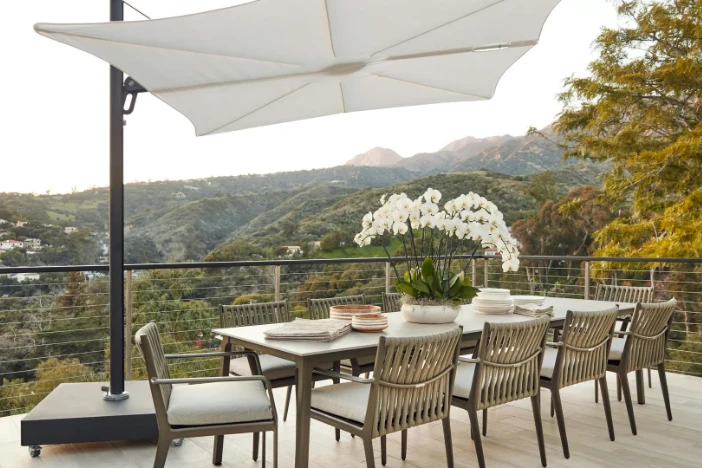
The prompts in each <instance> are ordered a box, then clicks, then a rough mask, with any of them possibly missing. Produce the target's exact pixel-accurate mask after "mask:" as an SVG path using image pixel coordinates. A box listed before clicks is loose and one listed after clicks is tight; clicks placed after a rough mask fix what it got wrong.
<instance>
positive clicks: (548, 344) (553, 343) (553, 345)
mask: <svg viewBox="0 0 702 468" xmlns="http://www.w3.org/2000/svg"><path fill="white" fill-rule="evenodd" d="M546 346H551V347H553V348H560V347H561V346H563V343H561V342H560V341H559V342H557V343H556V342H553V341H547V342H546Z"/></svg>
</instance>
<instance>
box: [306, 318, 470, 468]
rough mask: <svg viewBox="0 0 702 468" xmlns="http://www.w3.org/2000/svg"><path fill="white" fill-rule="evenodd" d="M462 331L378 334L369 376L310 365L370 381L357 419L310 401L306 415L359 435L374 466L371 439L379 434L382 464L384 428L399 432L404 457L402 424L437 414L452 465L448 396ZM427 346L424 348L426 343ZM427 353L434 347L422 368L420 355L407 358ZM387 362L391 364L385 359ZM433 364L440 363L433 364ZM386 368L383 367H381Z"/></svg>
mask: <svg viewBox="0 0 702 468" xmlns="http://www.w3.org/2000/svg"><path fill="white" fill-rule="evenodd" d="M462 335H463V328H462V327H456V328H455V329H454V330H451V331H448V332H444V333H439V334H435V335H425V336H419V337H412V338H393V337H385V336H381V337H380V341H379V344H378V351H377V354H376V370H375V373H374V375H373V378H372V379H363V378H360V377H356V376H350V375H348V374H339V373H335V372H329V371H322V370H317V369H315V371H314V372H315V373H318V374H322V375H325V376H327V377H338V378H340V379H343V380H348V381H351V382H356V383H358V384H365V385H370V386H371V388H370V394H369V396H368V406H367V410H366V416H365V420H364V422H363V423H362V424H359V423H357V422H355V421H350V420H347V419H344V418H341V417H339V416H336V415H333V414H330V413H326V412H323V411H320V410H317V409H315V408H314V407H313V408H312V409H311V411H310V416H311V418H312V419H315V420H317V421H320V422H323V423H325V424H329V425H330V426H334V427H335V428H338V429H341V430H343V431H346V432H349V433H351V434H352V435H354V436H358V437H360V438H361V439H362V440H363V448H364V451H365V455H366V466H367V467H369V468H375V453H374V452H373V439H376V438H378V437H379V438H380V451H381V463H382V464H383V466H384V465H385V464H386V463H387V442H386V435H387V434H391V433H393V432H400V431H401V432H402V459H403V460H404V459H405V458H406V456H407V430H408V429H410V428H412V427H416V426H419V425H422V424H427V423H430V422H434V421H437V420H441V422H442V426H443V431H444V444H445V447H446V460H447V466H448V467H449V468H453V464H454V460H453V443H452V439H451V418H450V413H451V396H452V395H453V386H454V381H455V378H456V367H457V365H458V357H459V353H460V346H461V338H462ZM442 344H443V346H441V345H442ZM427 346H428V347H429V350H428V351H427V349H426V348H425V347H427ZM427 353H434V354H433V355H431V356H429V357H431V358H432V359H431V361H428V362H433V364H432V365H429V366H424V367H422V368H421V372H419V373H417V372H416V371H417V368H416V367H414V366H412V364H413V363H415V362H420V361H418V360H412V358H413V357H416V356H418V355H420V356H421V355H422V354H427ZM410 361H411V362H412V363H410ZM388 362H390V363H391V364H390V365H388ZM438 367H441V368H440V369H438V370H437V369H436V368H438ZM386 368H387V369H388V372H385V371H386ZM398 369H400V371H399V372H398ZM413 373H414V374H413ZM387 374H391V375H387ZM408 374H409V375H408ZM417 374H418V375H417ZM398 401H402V404H399V405H398V404H397V402H398Z"/></svg>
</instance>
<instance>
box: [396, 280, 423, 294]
mask: <svg viewBox="0 0 702 468" xmlns="http://www.w3.org/2000/svg"><path fill="white" fill-rule="evenodd" d="M395 289H397V292H399V293H404V294H409V295H410V296H412V297H417V293H418V291H417V290H416V289H414V288H413V287H412V285H411V284H407V283H404V282H402V283H400V282H397V284H395Z"/></svg>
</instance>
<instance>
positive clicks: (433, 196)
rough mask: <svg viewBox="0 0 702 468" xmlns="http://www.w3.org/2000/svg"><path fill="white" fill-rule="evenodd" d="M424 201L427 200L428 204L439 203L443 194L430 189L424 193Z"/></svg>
mask: <svg viewBox="0 0 702 468" xmlns="http://www.w3.org/2000/svg"><path fill="white" fill-rule="evenodd" d="M424 200H426V201H427V203H439V200H441V192H439V191H438V190H434V189H433V188H429V189H427V191H426V192H424Z"/></svg>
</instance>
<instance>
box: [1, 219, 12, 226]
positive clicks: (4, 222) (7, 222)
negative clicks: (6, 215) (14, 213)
mask: <svg viewBox="0 0 702 468" xmlns="http://www.w3.org/2000/svg"><path fill="white" fill-rule="evenodd" d="M3 224H12V223H11V222H10V221H8V220H6V219H2V218H0V226H2V225H3Z"/></svg>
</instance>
